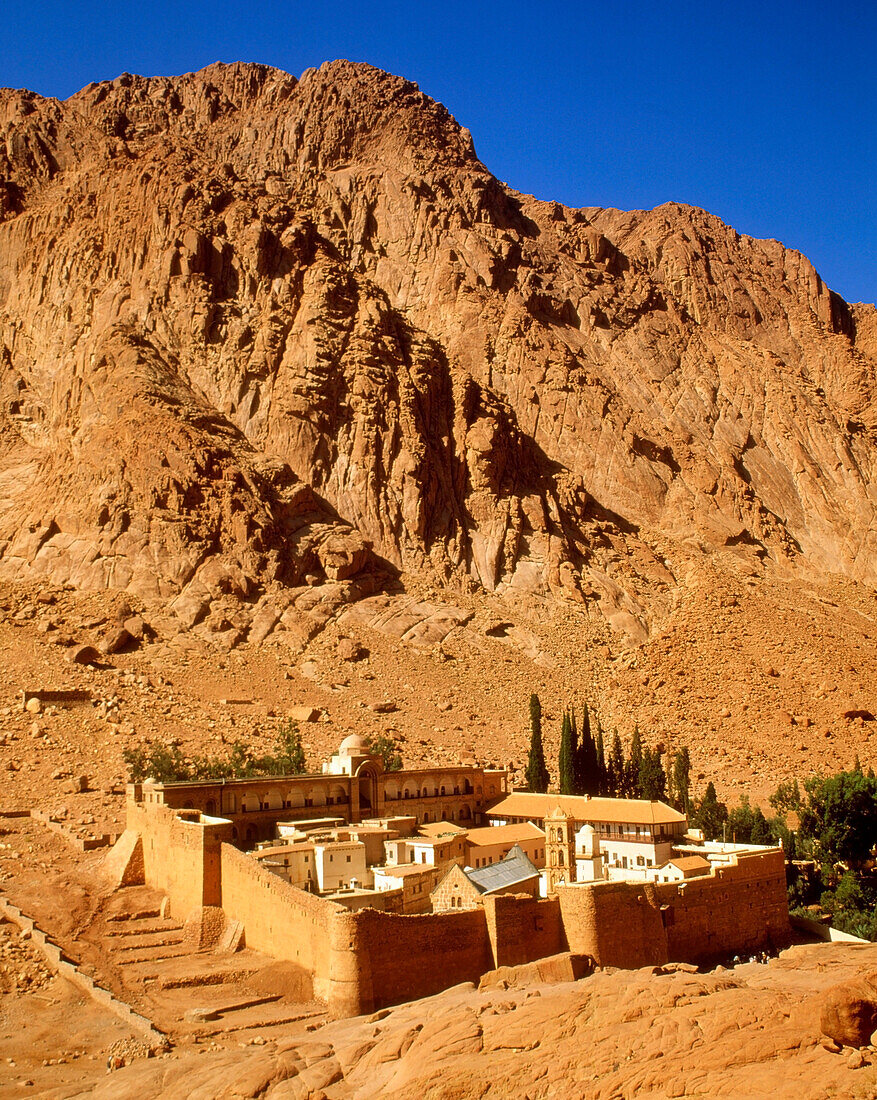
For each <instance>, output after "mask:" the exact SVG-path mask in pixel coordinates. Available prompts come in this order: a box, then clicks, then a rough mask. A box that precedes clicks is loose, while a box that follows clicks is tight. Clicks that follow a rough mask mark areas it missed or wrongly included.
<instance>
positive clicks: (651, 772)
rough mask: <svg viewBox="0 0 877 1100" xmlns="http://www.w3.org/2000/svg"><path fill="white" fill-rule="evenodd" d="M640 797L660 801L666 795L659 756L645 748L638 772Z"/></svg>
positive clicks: (665, 779) (664, 779)
mask: <svg viewBox="0 0 877 1100" xmlns="http://www.w3.org/2000/svg"><path fill="white" fill-rule="evenodd" d="M639 789H640V797H641V798H648V799H649V800H650V801H660V800H661V799H663V798H664V797H665V796H666V793H667V776H666V773H665V772H664V765H663V763H662V762H661V754H660V753H659V752H652V750H651V749H650V748H649V747H648V745H646V746H645V748H644V749H643V751H642V763H641V764H640V770H639Z"/></svg>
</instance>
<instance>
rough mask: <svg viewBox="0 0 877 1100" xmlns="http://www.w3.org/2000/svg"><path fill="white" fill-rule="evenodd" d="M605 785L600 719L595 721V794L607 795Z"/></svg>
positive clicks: (604, 751)
mask: <svg viewBox="0 0 877 1100" xmlns="http://www.w3.org/2000/svg"><path fill="white" fill-rule="evenodd" d="M606 788H607V784H606V750H605V747H604V745H603V727H602V726H601V725H600V719H599V718H598V719H597V792H596V793H597V794H606V793H607V789H606Z"/></svg>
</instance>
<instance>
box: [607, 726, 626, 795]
mask: <svg viewBox="0 0 877 1100" xmlns="http://www.w3.org/2000/svg"><path fill="white" fill-rule="evenodd" d="M606 785H607V788H608V790H607V794H608V795H609V796H610V798H621V797H622V795H623V793H624V787H625V781H624V749H623V748H622V747H621V738H620V737H619V736H618V730H615V731H614V732H613V735H612V748H611V749H610V750H609V764H608V767H607V768H606Z"/></svg>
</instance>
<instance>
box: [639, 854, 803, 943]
mask: <svg viewBox="0 0 877 1100" xmlns="http://www.w3.org/2000/svg"><path fill="white" fill-rule="evenodd" d="M669 885H670V884H666V885H665V884H662V885H661V886H660V887H658V895H659V899H660V901H661V904H662V905H666V906H668V908H667V909H666V910H665V911H664V926H665V929H666V933H667V952H668V955H669V957H670V959H671V960H673V961H690V962H701V961H703V962H706V961H709V960H711V959H714V958H717V957H719V956H722V955H727V954H739V955H743V954H751V953H753V952H756V951H761V950H763V949H764V948H766V947H774V946H783V945H785V944H786V943H787V942H788V940H789V935H790V925H789V905H788V897H787V894H786V869H785V859H784V857H783V853H782V852H781V851H776V852H764V853H762V854H760V855H757V856H749V857H747V858H745V859H741V860H740V861H739V863H738V864H737V865H736V866H732V867H722V868H719V869H718V870H717V871H716V874H715V876H714V877H711V878H709V879H705V878H704V879H691V880H689V881H688V882H683V883H680V884H679V885H678V886H676V887H675V888H671V889H668V886H669Z"/></svg>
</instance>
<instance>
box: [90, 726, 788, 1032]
mask: <svg viewBox="0 0 877 1100" xmlns="http://www.w3.org/2000/svg"><path fill="white" fill-rule="evenodd" d="M105 866H106V870H107V871H108V872H109V873H110V874H111V876H112V877H113V879H114V881H115V882H117V883H118V884H119V885H132V884H135V883H145V884H147V885H149V886H152V887H154V888H156V889H158V890H161V891H163V892H164V894H165V895H166V897H167V903H166V905H167V906H169V908H170V911H171V912H172V913H173V914H174V916H175V917H177V918H178V919H181V920H185V921H186V922H187V924H190V925H192V924H193V923H194V924H195V925H196V926H200V927H201V928H202V929H203V932H202V939H203V942H205V943H207V944H208V945H209V942H210V940H211V937H212V939H213V940H214V941H215V940H216V939H221V942H222V945H223V947H224V948H225V949H227V950H228V949H231V950H233V949H235V948H236V947H238V946H242V945H244V944H245V945H246V946H247V947H250V948H253V949H255V950H257V951H261V952H263V953H265V954H267V955H271V956H273V957H275V958H277V959H281V960H286V961H288V962H291V963H295V964H297V965H298V966H299V967H300V968H301V971H302V973H303V974H304V975H305V976H306V977H307V979H308V980H309V982H310V983H311V986H312V989H313V994H314V996H315V997H317V998H319V999H322V1000H324V1001H325V1002H326V1003H327V1005H328V1007H329V1010H330V1012H332V1013H333V1014H334V1015H336V1016H349V1015H357V1014H360V1013H363V1012H370V1011H373V1010H375V1009H377V1008H380V1007H382V1006H384V1005H388V1004H395V1003H400V1002H402V1001H407V1000H411V999H414V998H418V997H423V996H428V995H430V994H432V993H436V992H439V991H440V990H442V989H445V988H447V987H449V986H451V985H455V984H457V983H459V982H463V981H476V982H477V981H478V980H479V979H480V978H481V977H482V976H483V975H484V974H485V973H487V972H488V971H491V970H495V969H496V968H498V967H501V966H516V965H521V964H524V963H532V962H536V961H537V960H549V959H550V960H551V965H554V966H560V967H561V968H563V967H566V968H568V969H569V970H570V976H572V975H573V973H576V974H578V973H580V972H581V971H582V967H585V968H588V967H593V966H619V967H639V966H644V965H649V964H666V963H668V962H693V963H699V962H708V961H712V960H717V959H720V958H722V957H725V956H727V955H731V954H734V953H744V952H752V951H759V950H762V949H764V948H770V947H780V946H784V945H785V944H786V943H787V942H788V940H789V917H788V908H787V903H786V881H785V864H784V858H783V853H782V850H781V849H779V848H767V847H756V846H752V845H749V846H743V845H735V844H721V843H705V842H704V841H703V840H702V839H700V837H699V836H698V835H697V834H694V833H689V831H688V822H687V820H686V818H685V815H684V814H681V813H679V812H678V811H676V810H674V809H673V808H672V807H670V806H667V805H665V804H663V803H661V802H648V801H644V800H633V799H614V798H589V797H587V796H561V795H553V794H531V793H525V792H519V791H513V792H509V791H508V784H507V776H506V773H505V772H504V771H499V770H491V769H484V768H478V767H465V766H458V767H442V768H432V769H419V770H408V771H393V772H384V770H383V767H382V764H381V760H380V758H379V757H377V756H374V755H372V754H371V753H370V752H369V750H368V747H367V745H366V744H365V742H364V741H363V740H362V739H361V738H360V737H358V736H356V735H352V736H350V737H347V738H346V739H345V740H344V741H343V742H342V744H341V746H340V748H339V750H338V752H337V754H336V755H335V756H333V757H332V758H331V760H329V761H328V762H327V763H326V764H324V765H323V770H322V772H321V773H320V774H314V775H299V776H285V777H278V778H260V779H242V780H225V781H209V782H197V783H188V782H187V783H157V782H153V781H149V780H147V781H145V782H143V783H135V784H130V785H129V788H128V800H127V827H126V831H125V833H124V834H123V835H122V837H121V838H120V839H119V841H118V842H117V843H116V845H115V847H114V848H113V849H112V851H111V852H110V854H109V855H108V856H107V859H106V865H105Z"/></svg>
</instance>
